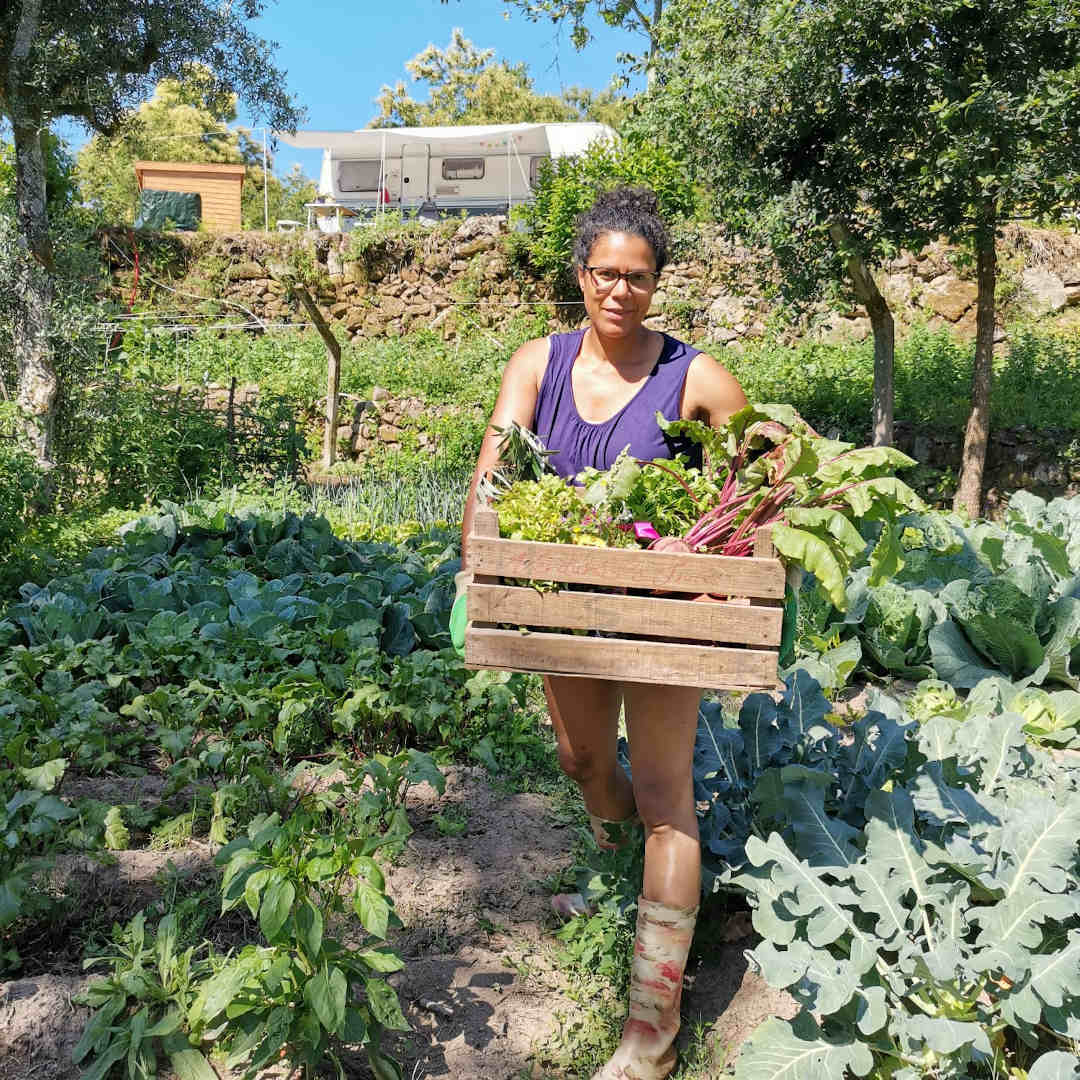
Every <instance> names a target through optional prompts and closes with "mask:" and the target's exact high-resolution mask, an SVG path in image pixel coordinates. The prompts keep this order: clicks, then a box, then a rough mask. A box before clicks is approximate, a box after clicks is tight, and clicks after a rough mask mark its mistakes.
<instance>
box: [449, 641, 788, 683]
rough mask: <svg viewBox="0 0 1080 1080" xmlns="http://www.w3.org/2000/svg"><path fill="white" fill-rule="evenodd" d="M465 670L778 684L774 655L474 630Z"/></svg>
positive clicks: (766, 652) (625, 679)
mask: <svg viewBox="0 0 1080 1080" xmlns="http://www.w3.org/2000/svg"><path fill="white" fill-rule="evenodd" d="M465 666H466V667H468V668H485V669H490V668H497V669H501V670H504V671H534V672H540V673H542V674H546V675H584V676H588V677H591V678H599V679H618V680H620V681H623V682H648V683H664V684H666V685H669V686H700V687H702V688H703V689H713V690H721V689H731V690H753V689H769V690H771V689H774V688H775V687H776V685H777V674H776V652H775V651H771V652H769V651H761V650H757V649H725V648H720V647H710V646H707V645H671V644H667V643H662V642H651V641H650V642H643V641H626V640H623V639H621V638H590V637H576V636H574V635H573V634H544V633H540V634H536V633H530V634H521V633H519V632H517V631H514V630H487V629H482V628H477V627H472V626H470V627H469V629H468V631H467V632H466V634H465Z"/></svg>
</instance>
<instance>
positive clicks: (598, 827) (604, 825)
mask: <svg viewBox="0 0 1080 1080" xmlns="http://www.w3.org/2000/svg"><path fill="white" fill-rule="evenodd" d="M589 824H590V825H591V826H592V831H593V836H595V837H596V844H597V847H599V848H601V849H603V850H604V851H615V850H616V849H617V848H618V847H619V844H618V842H617V841H616V840H614V839H612V836H611V834H610V833H609V832H608V826H611V827H612V828H616V827H621V826H627V825H631V826H640V825H641V818H639V817H638V816H637V814H631V815H630V817H628V818H624V819H623V820H622V821H609V820H607V819H606V818H602V817H597V816H596V815H595V814H590V815H589ZM551 907H552V910H553V911H554V912H555V914H556V915H558V916H559V917H560V918H561V919H565V920H566V921H569V920H570V919H575V918H577V917H578V916H579V915H592V914H593V909H592V908H591V907H590V906H589V902H588V901H587V900H586V899H585V897H584V896H582V895H581V893H577V892H573V893H556V894H555V895H554V896H553V897H552V898H551Z"/></svg>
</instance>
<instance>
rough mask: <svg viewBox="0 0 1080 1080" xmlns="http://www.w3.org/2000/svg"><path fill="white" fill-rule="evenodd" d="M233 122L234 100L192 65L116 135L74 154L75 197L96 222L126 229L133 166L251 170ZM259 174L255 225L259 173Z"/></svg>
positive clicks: (133, 196) (159, 88)
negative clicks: (180, 164) (229, 166)
mask: <svg viewBox="0 0 1080 1080" xmlns="http://www.w3.org/2000/svg"><path fill="white" fill-rule="evenodd" d="M235 120H236V96H235V95H234V94H224V95H223V94H222V93H221V92H220V88H219V87H218V86H216V85H215V83H214V80H213V79H212V77H211V75H210V72H209V70H208V69H207V68H206V67H204V66H203V65H192V67H191V68H189V69H188V71H187V72H185V74H184V75H183V77H181V78H179V79H172V78H170V79H162V80H161V81H160V82H159V83H158V84H157V85H156V86H155V87H154V92H153V95H152V96H151V97H150V99H149V100H148V101H144V102H142V104H140V105H139V106H138V107H137V108H136V109H133V110H131V112H130V113H129V114H128V115H127V116H125V118H124V121H123V123H122V125H121V128H120V131H119V132H118V133H117V134H115V135H112V136H104V135H94V136H93V137H92V138H91V139H90V141H89V142H87V143H86V144H85V145H84V146H83V147H82V148H81V149H80V150H79V154H78V159H77V162H78V164H77V171H76V176H77V181H78V188H79V195H80V197H81V198H82V200H83V201H84V202H86V203H88V204H89V205H90V206H92V207H93V208H94V210H95V211H96V212H97V213H98V214H99V215H100V217H101V219H102V220H104V221H107V222H109V223H113V224H128V225H130V224H131V222H132V221H133V220H134V218H135V210H136V206H137V203H138V197H139V187H138V182H137V179H136V176H135V162H136V161H197V162H210V163H214V164H222V163H224V164H234V165H235V164H247V165H254V164H255V163H256V154H257V151H256V148H255V146H254V144H253V143H252V142H251V140H250V136H247V135H246V133H242V132H240V131H236V130H230V129H229V127H228V124H230V123H232V122H234V121H235ZM260 163H261V155H260ZM259 175H260V192H259V211H260V213H259V224H260V225H261V224H262V192H261V169H260V172H259Z"/></svg>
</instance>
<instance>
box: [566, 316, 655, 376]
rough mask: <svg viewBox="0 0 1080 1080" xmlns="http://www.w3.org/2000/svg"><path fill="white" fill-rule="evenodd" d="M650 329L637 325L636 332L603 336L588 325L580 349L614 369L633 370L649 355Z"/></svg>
mask: <svg viewBox="0 0 1080 1080" xmlns="http://www.w3.org/2000/svg"><path fill="white" fill-rule="evenodd" d="M651 337H652V331H651V330H646V329H645V327H644V326H639V327H638V329H637V332H636V333H634V334H631V335H629V336H624V335H621V334H620V335H619V336H618V337H604V336H602V335H601V334H598V333H597V332H596V327H594V326H590V327H589V328H588V330H586V331H585V336H584V338H583V339H582V343H581V344H582V350H583V351H584V352H587V353H588V354H589V355H590V356H591V357H592V358H593V359H595V360H598V361H600V362H601V363H608V364H610V365H611V366H612V367H613V368H615V370H616V371H626V370H633V369H634V368H637V367H640V366H641V365H642V363H643V361H644V360H645V359H646V358H648V356H649V352H650V349H649V345H650V339H651Z"/></svg>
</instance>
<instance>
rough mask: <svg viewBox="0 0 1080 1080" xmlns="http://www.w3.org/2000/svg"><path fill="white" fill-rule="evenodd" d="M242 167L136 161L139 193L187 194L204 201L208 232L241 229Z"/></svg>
mask: <svg viewBox="0 0 1080 1080" xmlns="http://www.w3.org/2000/svg"><path fill="white" fill-rule="evenodd" d="M244 171H245V166H243V165H211V164H209V163H207V162H198V161H136V162H135V175H136V177H137V178H138V181H139V190H140V191H141V190H142V189H144V188H148V189H150V190H152V191H186V192H192V193H195V194H197V195H199V196H200V198H201V199H202V220H203V224H204V225H205V226H206V227H207V228H208V229H217V230H221V231H227V230H237V231H238V230H239V229H240V228H242V217H241V212H240V196H241V193H242V192H243V189H244Z"/></svg>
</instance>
